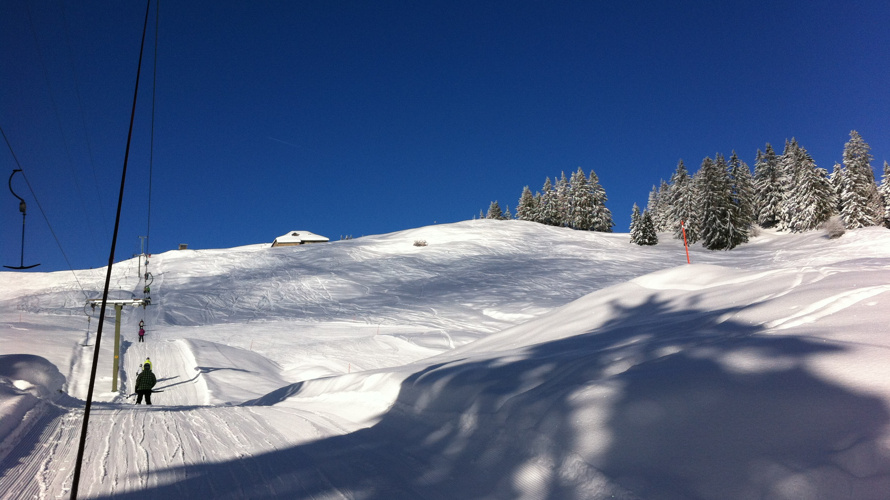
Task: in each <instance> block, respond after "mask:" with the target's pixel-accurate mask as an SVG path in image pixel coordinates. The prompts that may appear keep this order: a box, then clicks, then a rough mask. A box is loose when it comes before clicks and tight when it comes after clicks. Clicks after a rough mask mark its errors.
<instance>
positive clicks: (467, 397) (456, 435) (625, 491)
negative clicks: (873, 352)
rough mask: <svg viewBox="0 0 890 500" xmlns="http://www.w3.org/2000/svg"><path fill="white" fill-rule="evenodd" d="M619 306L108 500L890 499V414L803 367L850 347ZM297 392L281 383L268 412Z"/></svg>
mask: <svg viewBox="0 0 890 500" xmlns="http://www.w3.org/2000/svg"><path fill="white" fill-rule="evenodd" d="M613 308H614V314H612V315H611V316H612V317H613V318H614V319H613V320H612V321H610V322H609V323H608V324H606V325H604V326H602V327H600V328H597V329H595V330H591V331H589V332H587V333H584V334H581V335H577V336H573V337H568V338H565V339H561V340H556V341H552V342H546V343H543V344H538V345H534V346H531V347H528V348H525V349H522V350H517V351H510V352H508V353H506V354H504V355H501V356H495V355H490V356H485V357H481V356H480V357H474V358H467V359H464V360H460V361H453V362H448V363H443V364H440V365H436V366H431V367H429V368H427V369H425V370H422V371H420V372H418V373H416V374H414V375H412V376H410V377H409V378H408V379H406V380H405V381H404V382H403V383H402V387H401V391H400V394H399V396H398V399H397V402H396V404H395V405H394V406H393V408H391V409H390V411H389V412H388V413H387V414H386V415H384V416H383V417H382V419H381V420H380V421H379V422H378V423H377V424H376V425H374V426H372V427H370V428H367V429H364V430H361V431H358V432H354V433H351V434H348V435H343V436H337V437H332V438H326V439H321V440H318V441H315V442H311V443H307V444H304V445H299V446H295V447H291V448H287V449H283V450H279V451H272V452H268V453H264V454H259V455H253V456H245V457H243V458H241V459H238V460H229V461H223V462H216V461H214V462H212V463H196V464H193V465H187V466H181V467H174V468H169V469H163V470H154V471H152V473H153V474H159V475H161V476H163V478H164V482H165V484H164V485H162V486H158V487H156V488H152V489H150V490H141V491H135V492H131V493H124V492H118V493H115V495H114V497H115V498H143V497H145V495H146V494H148V495H149V496H150V497H157V498H180V497H185V496H187V495H203V496H206V495H207V493H208V492H210V493H211V496H212V497H213V498H321V497H328V496H331V497H333V496H336V495H337V494H338V493H339V492H342V493H345V494H346V496H352V497H355V498H362V499H381V500H382V499H393V498H424V499H429V498H518V497H521V496H527V497H534V498H553V499H557V498H558V499H563V498H612V497H613V496H614V498H657V499H680V498H683V499H687V498H715V499H716V498H721V499H727V498H751V497H755V498H761V497H770V496H771V495H773V496H780V494H787V495H788V496H790V497H798V498H803V497H810V498H812V497H813V496H812V495H808V492H809V490H807V489H806V488H809V487H814V485H816V486H819V487H820V488H827V489H824V490H821V491H822V492H823V494H824V493H825V492H828V494H829V495H830V494H831V492H832V491H840V489H843V491H846V492H854V493H856V494H854V495H853V496H854V497H858V498H870V497H873V498H880V495H881V494H883V492H885V491H887V490H886V486H887V484H886V478H887V477H888V476H890V457H888V456H886V455H885V454H882V453H881V451H880V450H878V449H876V448H874V447H873V445H872V443H873V441H874V439H875V438H876V437H877V436H878V435H880V433H881V432H882V431H883V430H884V428H885V427H886V426H887V424H888V422H890V413H888V410H887V408H885V406H884V405H883V403H882V401H881V400H879V399H878V398H875V397H871V396H867V395H864V394H860V393H857V392H854V391H851V390H850V389H848V388H845V387H842V386H840V385H838V384H835V383H832V382H831V381H828V380H825V379H823V378H820V377H817V376H815V375H814V374H813V373H811V372H810V371H808V369H807V368H806V364H805V361H806V360H807V359H808V358H809V357H810V356H813V355H816V354H824V353H830V352H840V351H842V350H843V349H845V348H844V347H839V346H837V345H832V344H827V343H824V342H819V343H817V342H813V341H811V340H808V339H806V338H801V337H793V336H783V337H771V336H764V335H757V334H758V333H759V332H760V327H759V326H756V325H750V324H743V323H740V322H736V321H733V320H732V319H729V320H727V319H726V318H728V317H730V318H731V316H732V313H735V312H738V310H739V309H722V310H715V311H705V310H697V309H696V308H695V306H694V305H691V306H689V308H687V309H685V310H676V309H675V308H674V307H672V304H671V303H669V302H667V301H660V300H659V299H658V298H657V297H656V296H652V297H650V299H649V300H648V301H647V302H645V303H643V304H641V305H638V306H634V307H624V306H621V305H618V304H614V305H613ZM591 319H592V320H593V319H595V318H591ZM731 359H758V360H761V361H762V363H760V364H757V365H748V366H746V365H744V364H743V365H739V364H733V363H730V362H727V360H731ZM851 369H853V368H851ZM299 389H300V386H299V385H297V386H288V387H286V388H282V389H280V390H279V391H276V393H273V394H270V395H269V397H267V398H266V400H265V401H264V402H267V403H274V402H277V401H281V400H282V399H284V398H286V397H288V396H290V395H291V394H294V393H296V392H298V391H299ZM261 400H263V398H260V400H255V401H254V402H253V403H255V404H262V402H261ZM295 418H297V417H295ZM195 460H198V459H197V458H196V459H195ZM170 478H179V479H176V480H170ZM882 481H883V482H882ZM788 488H797V489H792V490H789V489H788ZM831 488H838V489H837V490H832V489H831ZM789 492H790V493H789Z"/></svg>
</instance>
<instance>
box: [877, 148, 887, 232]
mask: <svg viewBox="0 0 890 500" xmlns="http://www.w3.org/2000/svg"><path fill="white" fill-rule="evenodd" d="M878 192H880V193H881V198H882V199H883V200H884V227H886V228H890V164H888V163H887V162H886V161H884V175H883V176H882V177H881V187H880V188H878Z"/></svg>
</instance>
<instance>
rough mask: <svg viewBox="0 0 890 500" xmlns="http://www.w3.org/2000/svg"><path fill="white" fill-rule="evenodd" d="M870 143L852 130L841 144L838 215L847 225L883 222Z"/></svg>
mask: <svg viewBox="0 0 890 500" xmlns="http://www.w3.org/2000/svg"><path fill="white" fill-rule="evenodd" d="M870 149H871V148H870V147H869V145H868V144H867V143H866V142H865V141H864V140H862V136H860V135H859V133H858V132H856V131H855V130H853V131H851V132H850V140H849V141H848V142H847V143H846V144H845V145H844V174H843V177H842V179H841V199H840V204H841V214H840V215H841V218H842V219H843V220H844V225H846V227H847V228H848V229H855V228H859V227H868V226H876V225H878V224H881V223H882V222H883V219H884V217H883V215H884V214H883V212H884V210H883V208H884V207H883V203H882V202H881V195H880V194H879V193H878V186H877V184H875V178H874V172H873V171H872V168H871V160H872V156H871V153H870Z"/></svg>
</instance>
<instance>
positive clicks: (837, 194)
mask: <svg viewBox="0 0 890 500" xmlns="http://www.w3.org/2000/svg"><path fill="white" fill-rule="evenodd" d="M828 182H829V183H830V184H831V192H832V193H834V210H835V212H837V213H841V191H843V183H844V168H843V167H842V166H841V164H840V163H837V162H835V164H834V168H833V169H832V171H831V175H829V176H828Z"/></svg>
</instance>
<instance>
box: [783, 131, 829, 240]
mask: <svg viewBox="0 0 890 500" xmlns="http://www.w3.org/2000/svg"><path fill="white" fill-rule="evenodd" d="M794 154H795V164H796V167H795V168H796V170H795V177H794V179H793V185H794V189H793V190H791V191H790V197H789V200H788V206H789V207H792V210H791V211H790V213H789V214H788V215H787V219H788V229H790V230H791V231H793V232H803V231H811V230H813V229H816V228H818V227H819V226H820V225H821V224H822V223H824V222H825V221H827V220H828V219H829V218H830V217H831V216H832V215H834V211H835V210H834V207H835V197H834V192H833V190H832V188H831V182H830V181H829V180H828V171H827V170H825V169H824V168H817V167H816V163H815V162H814V161H813V158H812V157H810V155H809V153H807V150H806V149H804V148H803V147H802V146H799V145H798V147H797V149H796V150H795V152H794Z"/></svg>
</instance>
